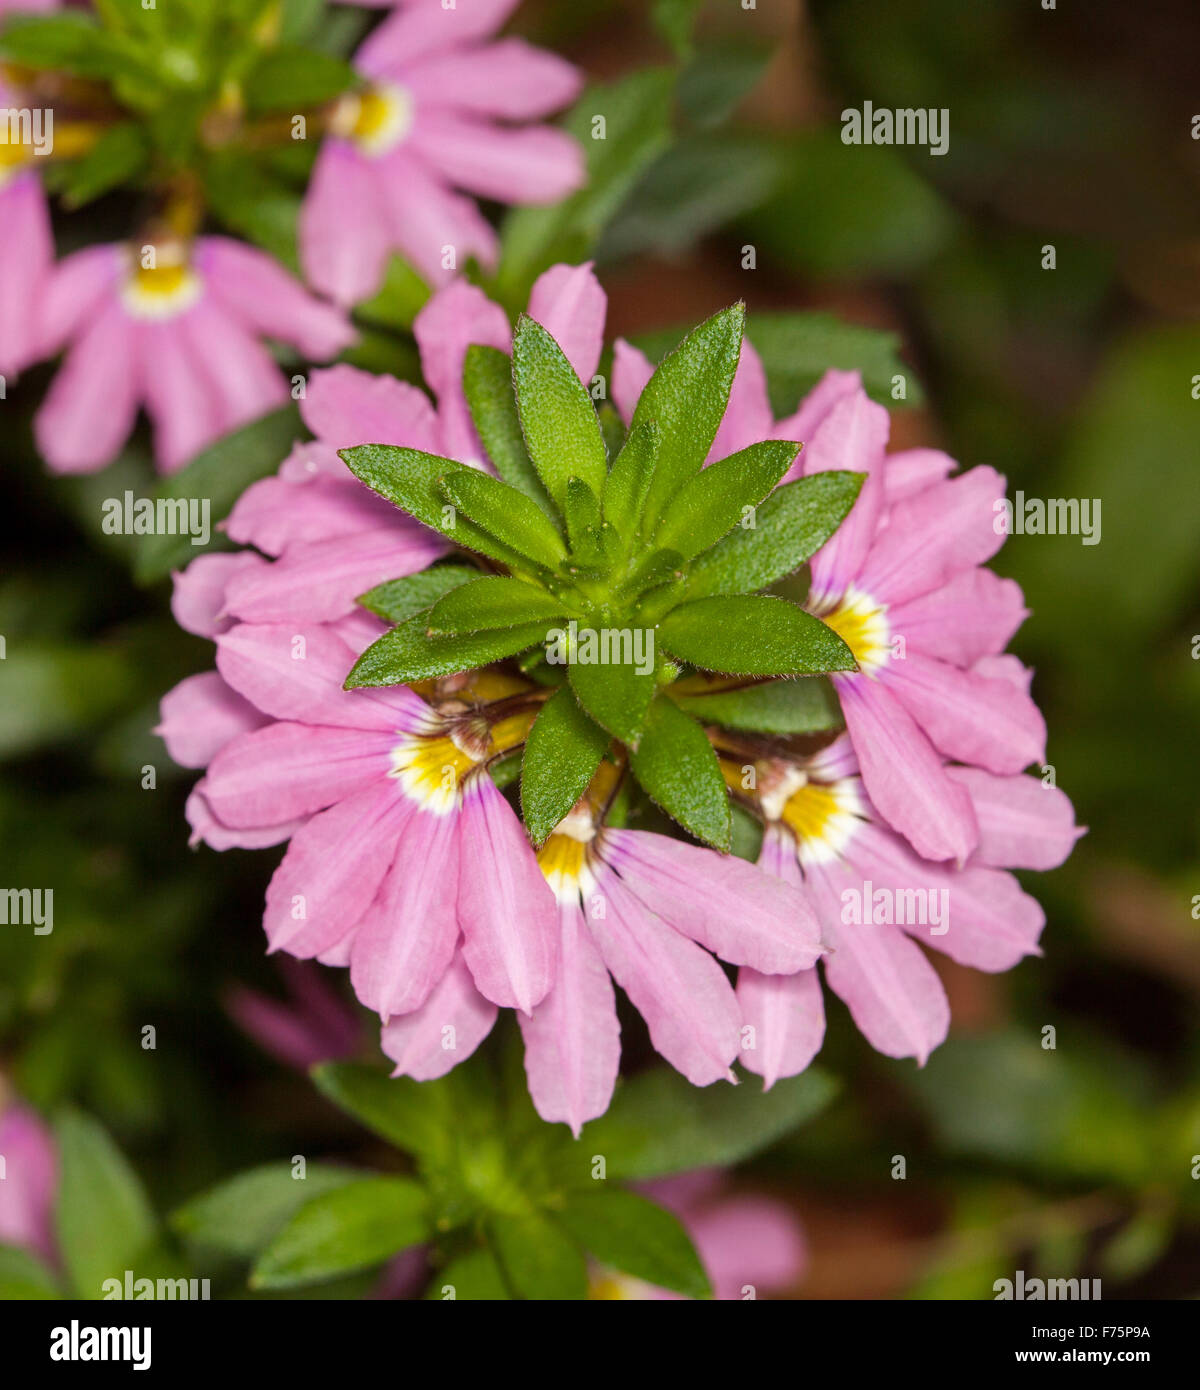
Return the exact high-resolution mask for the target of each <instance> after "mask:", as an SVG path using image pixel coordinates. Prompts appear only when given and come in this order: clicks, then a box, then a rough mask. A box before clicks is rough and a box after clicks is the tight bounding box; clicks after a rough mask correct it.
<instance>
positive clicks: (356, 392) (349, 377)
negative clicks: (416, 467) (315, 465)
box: [300, 362, 437, 477]
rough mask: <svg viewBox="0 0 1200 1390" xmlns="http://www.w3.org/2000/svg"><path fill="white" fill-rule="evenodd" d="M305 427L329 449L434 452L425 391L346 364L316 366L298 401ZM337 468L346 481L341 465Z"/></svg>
mask: <svg viewBox="0 0 1200 1390" xmlns="http://www.w3.org/2000/svg"><path fill="white" fill-rule="evenodd" d="M300 414H301V415H302V416H303V418H304V423H305V424H306V425H307V426H308V428H309V429H310V430H312V432H313V434H315V435H316V436H317V438H318V439H319V440H321V442H322V443H323V444H327V445H328V446H329V447H330V448H331V449H349V448H353V447H354V446H355V445H356V444H401V445H406V446H407V447H408V448H410V449H421V450H423V451H424V452H426V453H430V452H432V450H433V448H434V441H435V431H436V429H437V417H436V416H435V415H434V412H433V407H432V406H431V405H430V404H429V398H428V396H426V394H425V392H424V391H422V390H420V389H419V388H418V387H416V386H414V385H413V384H412V383H411V382H409V381H397V380H396V378H395V377H394V376H376V375H375V374H374V373H373V372H364V371H363V370H362V369H361V368H359V367H352V366H350V365H349V363H346V362H339V363H338V364H337V365H336V366H334V367H320V368H318V369H317V370H316V371H315V372H313V373H312V375H311V376H310V377H309V379H308V389H307V391H306V392H305V396H304V399H303V400H302V401H301V402H300ZM339 467H340V468H341V470H342V474H343V476H345V477H349V476H350V475H349V472H348V470H347V469H346V466H345V464H342V463H340V461H339Z"/></svg>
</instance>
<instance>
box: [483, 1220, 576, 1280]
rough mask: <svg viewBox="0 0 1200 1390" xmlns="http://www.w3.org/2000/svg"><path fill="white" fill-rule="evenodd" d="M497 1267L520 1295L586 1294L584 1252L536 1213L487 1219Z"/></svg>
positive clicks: (550, 1222)
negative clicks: (497, 1262)
mask: <svg viewBox="0 0 1200 1390" xmlns="http://www.w3.org/2000/svg"><path fill="white" fill-rule="evenodd" d="M489 1225H490V1228H491V1234H492V1240H493V1242H494V1245H495V1250H496V1255H497V1256H498V1258H499V1261H500V1266H501V1268H502V1269H503V1270H504V1274H505V1277H506V1278H507V1280H508V1283H509V1284H510V1285H511V1286H512V1288H513V1290H514V1291H515V1292H516V1294H517V1296H518V1297H520V1298H529V1299H539V1300H553V1301H558V1300H560V1299H583V1298H586V1297H587V1264H586V1262H585V1261H584V1258H583V1251H582V1250H580V1248H579V1247H578V1246H577V1245H576V1244H575V1242H574V1241H573V1240H572V1239H571V1237H570V1236H569V1235H567V1233H566V1232H565V1231H564V1230H563V1229H562V1227H561V1226H559V1225H558V1224H557V1223H556V1222H554V1221H552V1220H551V1219H550V1218H549V1217H547V1216H543V1215H541V1213H538V1212H531V1213H529V1214H528V1215H525V1216H499V1215H498V1216H494V1217H492V1219H491V1221H490V1222H489Z"/></svg>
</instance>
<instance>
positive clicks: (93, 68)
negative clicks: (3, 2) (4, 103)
mask: <svg viewBox="0 0 1200 1390" xmlns="http://www.w3.org/2000/svg"><path fill="white" fill-rule="evenodd" d="M0 56H2V57H4V58H6V59H7V60H8V61H9V62H13V63H19V64H20V65H21V66H22V67H29V68H61V69H63V70H64V71H66V72H73V73H78V74H79V75H80V76H82V77H107V76H108V75H110V74H111V73H112V72H113V71H115V64H114V61H113V57H112V54H111V52H110V51H109V49H108V47H107V45H106V43H105V42H104V40H103V36H102V34H101V31H100V29H99V28H98V27H97V25H96V22H95V20H94V19H93V18H92V16H91V15H89V14H83V13H81V12H80V11H78V10H64V11H63V12H62V13H61V14H51V15H32V14H27V15H23V14H8V15H6V16H5V17H4V22H3V31H2V32H0Z"/></svg>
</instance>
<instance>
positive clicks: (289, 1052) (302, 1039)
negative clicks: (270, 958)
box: [225, 956, 362, 1071]
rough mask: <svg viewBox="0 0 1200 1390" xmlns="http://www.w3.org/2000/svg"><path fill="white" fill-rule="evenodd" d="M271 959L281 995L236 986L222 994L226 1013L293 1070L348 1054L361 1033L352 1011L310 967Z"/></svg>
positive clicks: (283, 958)
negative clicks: (284, 993)
mask: <svg viewBox="0 0 1200 1390" xmlns="http://www.w3.org/2000/svg"><path fill="white" fill-rule="evenodd" d="M276 959H277V961H278V966H279V973H280V974H281V975H282V976H283V981H284V984H285V986H286V988H287V993H288V998H287V1000H286V1001H284V1000H282V999H273V998H271V997H270V996H269V995H266V994H263V993H261V992H260V991H259V990H255V989H248V988H247V987H246V986H245V985H236V986H234V987H233V988H232V989H230V990H229V991H228V992H227V994H226V996H225V1011H226V1013H228V1014H229V1016H230V1018H232V1019H233V1021H234V1022H235V1023H236V1024H237V1025H238V1027H239V1028H240V1029H241V1030H242V1032H243V1033H245V1034H246V1035H247V1036H248V1037H251V1038H253V1039H254V1041H255V1042H257V1043H258V1045H259V1046H260V1047H261V1048H262V1049H263V1051H264V1052H269V1053H270V1054H271V1056H272V1057H275V1058H276V1059H277V1060H279V1061H280V1062H282V1063H283V1064H284V1065H285V1066H288V1067H295V1068H296V1070H297V1071H307V1070H308V1069H309V1068H310V1067H313V1066H316V1064H317V1063H318V1062H330V1061H335V1060H339V1059H341V1058H343V1057H352V1056H353V1055H354V1054H355V1053H356V1052H357V1051H358V1047H359V1043H360V1041H361V1038H362V1026H361V1021H360V1019H359V1016H358V1014H357V1013H356V1012H355V1010H354V1009H353V1008H352V1007H351V1006H350V1005H349V1004H347V1003H346V1001H345V1000H344V999H343V998H342V997H341V995H339V994H338V993H337V991H336V990H333V989H331V988H330V987H329V984H328V982H327V981H326V980H325V978H324V975H323V972H322V971H320V970H318V969H317V967H316V966H314V965H310V964H309V963H308V962H307V961H299V960H293V959H292V958H291V957H290V956H278V957H276Z"/></svg>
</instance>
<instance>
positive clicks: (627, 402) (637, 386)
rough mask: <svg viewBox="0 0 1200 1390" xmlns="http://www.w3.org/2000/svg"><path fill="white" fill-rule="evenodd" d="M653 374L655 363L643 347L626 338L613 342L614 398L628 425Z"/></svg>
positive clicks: (614, 402)
mask: <svg viewBox="0 0 1200 1390" xmlns="http://www.w3.org/2000/svg"><path fill="white" fill-rule="evenodd" d="M653 375H654V363H653V362H651V361H650V359H649V358H648V357H647V356H646V354H645V353H644V352H643V351H642V350H641V348H635V347H634V346H633V344H632V343H627V342H626V341H625V339H624V338H618V339H617V341H616V342H615V343H614V344H613V367H612V398H613V404H614V405H615V406H616V407H617V410H618V411H619V412H620V416H621V419H622V420H624V421H625V423H626V424H627V425H628V424H629V422H630V421H631V420H632V419H633V411H634V407H635V406H636V405H637V403H638V400H639V399H640V397H641V394H642V392H643V391H644V390H645V389H646V383H647V382H648V381H649V380H650V378H651V377H652V376H653Z"/></svg>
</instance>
